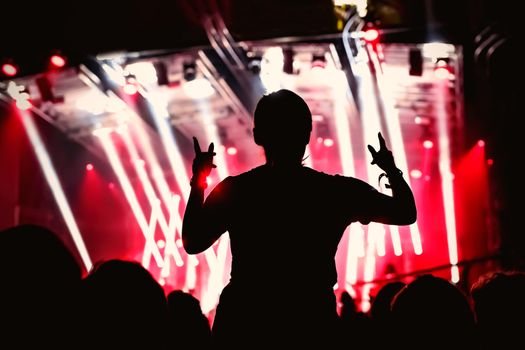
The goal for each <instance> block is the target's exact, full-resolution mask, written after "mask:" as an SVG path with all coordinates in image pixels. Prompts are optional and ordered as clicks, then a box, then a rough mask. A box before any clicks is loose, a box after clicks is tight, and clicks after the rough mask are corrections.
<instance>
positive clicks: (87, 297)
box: [84, 260, 167, 349]
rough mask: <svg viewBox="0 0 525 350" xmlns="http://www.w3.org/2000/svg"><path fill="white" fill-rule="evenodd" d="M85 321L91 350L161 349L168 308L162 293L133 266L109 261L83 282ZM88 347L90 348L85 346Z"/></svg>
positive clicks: (138, 265)
mask: <svg viewBox="0 0 525 350" xmlns="http://www.w3.org/2000/svg"><path fill="white" fill-rule="evenodd" d="M84 303H85V304H84V306H85V308H86V309H85V311H86V316H87V317H86V320H87V322H89V324H90V325H91V327H89V326H88V328H91V329H93V330H94V332H93V334H92V335H91V337H90V341H92V342H93V344H91V345H93V346H95V345H96V346H97V347H98V346H99V344H106V345H107V346H108V347H111V346H114V348H115V347H116V348H122V349H125V348H137V347H139V346H146V345H147V346H151V347H152V348H154V347H155V346H160V347H162V346H163V342H164V340H163V339H162V337H160V336H159V335H161V334H164V328H163V327H165V325H166V316H167V306H166V298H165V296H164V290H163V289H162V287H161V286H160V285H159V284H158V283H157V281H155V279H154V278H153V277H152V276H151V274H150V273H149V271H148V270H146V269H145V268H144V267H143V266H142V265H140V264H139V263H136V262H131V261H123V260H108V261H105V262H102V263H100V264H98V265H97V266H95V268H94V269H93V271H91V272H90V275H89V276H88V277H87V278H86V279H85V285H84ZM88 347H89V346H88Z"/></svg>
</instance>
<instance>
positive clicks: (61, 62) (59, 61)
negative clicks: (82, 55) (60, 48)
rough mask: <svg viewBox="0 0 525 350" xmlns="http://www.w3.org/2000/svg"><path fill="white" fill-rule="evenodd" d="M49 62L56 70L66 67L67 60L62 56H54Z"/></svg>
mask: <svg viewBox="0 0 525 350" xmlns="http://www.w3.org/2000/svg"><path fill="white" fill-rule="evenodd" d="M49 62H51V65H52V66H53V67H55V68H62V67H64V66H65V65H66V59H65V58H64V57H63V56H60V55H56V54H55V55H53V56H51V57H50V58H49Z"/></svg>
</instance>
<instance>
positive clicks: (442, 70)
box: [434, 66, 450, 79]
mask: <svg viewBox="0 0 525 350" xmlns="http://www.w3.org/2000/svg"><path fill="white" fill-rule="evenodd" d="M434 76H435V77H436V78H438V79H448V77H449V76H450V70H449V69H448V68H447V67H446V66H442V67H436V68H434Z"/></svg>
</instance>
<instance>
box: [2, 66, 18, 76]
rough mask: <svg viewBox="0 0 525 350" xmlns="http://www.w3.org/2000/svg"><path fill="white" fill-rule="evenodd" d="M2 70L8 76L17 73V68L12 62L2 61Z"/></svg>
mask: <svg viewBox="0 0 525 350" xmlns="http://www.w3.org/2000/svg"><path fill="white" fill-rule="evenodd" d="M2 72H3V73H4V74H5V75H7V76H8V77H12V76H15V75H16V73H18V69H17V68H16V66H15V65H14V64H11V63H4V64H3V65H2Z"/></svg>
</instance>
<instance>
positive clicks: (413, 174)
mask: <svg viewBox="0 0 525 350" xmlns="http://www.w3.org/2000/svg"><path fill="white" fill-rule="evenodd" d="M410 176H411V177H412V178H413V179H420V178H421V176H423V173H422V172H421V170H419V169H412V170H410Z"/></svg>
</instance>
